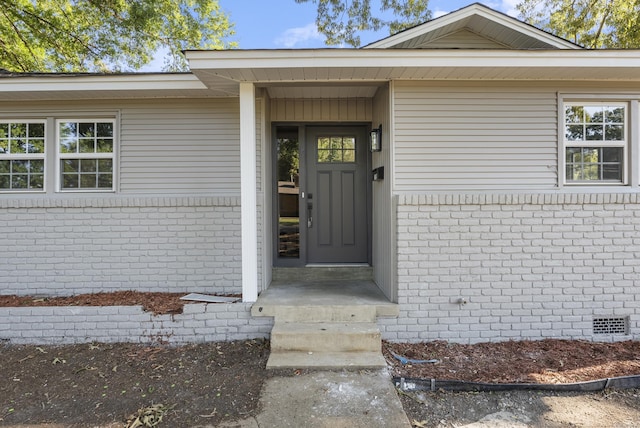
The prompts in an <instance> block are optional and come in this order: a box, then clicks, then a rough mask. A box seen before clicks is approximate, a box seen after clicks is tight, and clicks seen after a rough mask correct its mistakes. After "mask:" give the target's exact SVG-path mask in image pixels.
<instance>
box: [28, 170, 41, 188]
mask: <svg viewBox="0 0 640 428" xmlns="http://www.w3.org/2000/svg"><path fill="white" fill-rule="evenodd" d="M29 178H30V180H29V189H38V190H41V189H44V175H42V174H35V175H31V176H30V177H29Z"/></svg>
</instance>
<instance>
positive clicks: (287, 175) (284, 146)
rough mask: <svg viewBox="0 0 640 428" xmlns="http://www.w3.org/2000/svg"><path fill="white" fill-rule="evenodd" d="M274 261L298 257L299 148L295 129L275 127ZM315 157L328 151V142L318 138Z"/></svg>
mask: <svg viewBox="0 0 640 428" xmlns="http://www.w3.org/2000/svg"><path fill="white" fill-rule="evenodd" d="M276 132H277V141H278V146H277V147H278V225H277V227H278V258H283V259H298V258H299V257H300V209H299V197H300V187H299V183H300V180H299V172H300V171H299V168H300V144H299V141H298V129H297V128H295V127H278V129H277V131H276ZM317 144H318V156H321V153H326V152H327V149H328V148H329V139H328V138H319V139H318V141H317Z"/></svg>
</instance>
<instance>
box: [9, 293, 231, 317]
mask: <svg viewBox="0 0 640 428" xmlns="http://www.w3.org/2000/svg"><path fill="white" fill-rule="evenodd" d="M186 294H188V293H152V292H140V291H116V292H110V293H92V294H78V295H76V296H65V297H37V296H15V295H8V296H7V295H5V296H0V307H21V306H135V305H141V306H142V309H143V310H144V311H147V312H152V313H153V314H155V315H161V314H181V313H182V310H183V307H184V305H185V304H189V303H198V302H194V301H187V300H180V297H183V296H185V295H186ZM225 297H241V296H240V295H225ZM200 303H202V302H200Z"/></svg>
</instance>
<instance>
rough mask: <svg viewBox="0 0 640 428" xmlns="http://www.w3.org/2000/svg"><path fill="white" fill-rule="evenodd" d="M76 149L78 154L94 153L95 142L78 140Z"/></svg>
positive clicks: (83, 139)
mask: <svg viewBox="0 0 640 428" xmlns="http://www.w3.org/2000/svg"><path fill="white" fill-rule="evenodd" d="M78 143H79V144H78V148H79V152H80V153H95V152H96V148H95V140H94V139H93V138H91V139H89V138H80V140H79V142H78Z"/></svg>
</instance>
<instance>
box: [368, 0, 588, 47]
mask: <svg viewBox="0 0 640 428" xmlns="http://www.w3.org/2000/svg"><path fill="white" fill-rule="evenodd" d="M463 32H464V33H465V34H475V35H476V37H477V38H483V39H486V40H488V41H490V42H491V43H492V44H494V45H495V46H499V47H500V48H501V49H581V46H579V45H576V44H574V43H571V42H569V41H568V40H565V39H563V38H560V37H557V36H554V35H553V34H551V33H548V32H546V31H543V30H540V29H539V28H536V27H534V26H532V25H529V24H527V23H525V22H522V21H520V20H518V19H516V18H513V17H511V16H509V15H506V14H504V13H502V12H498V11H496V10H494V9H491V8H489V7H487V6H485V5H483V4H481V3H473V4H471V5H469V6H466V7H463V8H462V9H458V10H456V11H454V12H451V13H448V14H446V15H443V16H441V17H438V18H435V19H432V20H431V21H427V22H425V23H423V24H420V25H417V26H415V27H412V28H408V29H406V30H404V31H401V32H399V33H397V34H394V35H392V36H389V37H387V38H384V39H382V40H379V41H377V42H374V43H371V44H369V45H367V46H364V47H363V49H403V48H404V49H433V48H442V47H443V45H442V44H439V43H434V42H436V41H437V40H442V39H443V38H445V37H448V36H451V35H453V34H456V33H458V34H462V33H463ZM486 46H487V45H486V44H485V45H479V47H485V48H486ZM447 47H449V48H454V46H447ZM473 47H474V46H468V45H463V46H458V48H473Z"/></svg>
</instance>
